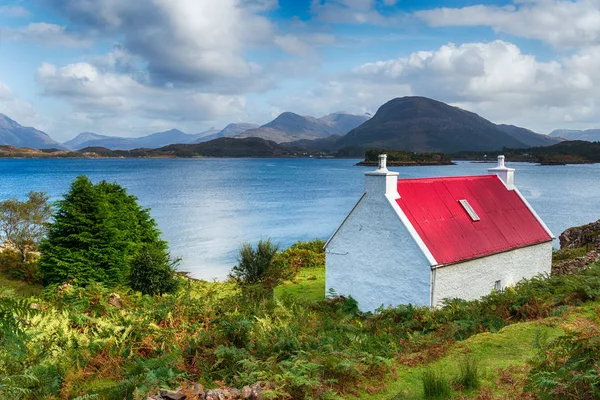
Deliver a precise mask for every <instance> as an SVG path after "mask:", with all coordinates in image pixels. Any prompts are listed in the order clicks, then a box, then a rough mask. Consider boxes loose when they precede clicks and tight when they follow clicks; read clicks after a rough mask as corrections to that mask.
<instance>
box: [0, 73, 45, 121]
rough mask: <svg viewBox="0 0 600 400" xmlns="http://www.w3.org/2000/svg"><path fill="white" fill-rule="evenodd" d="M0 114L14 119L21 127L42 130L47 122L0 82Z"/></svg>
mask: <svg viewBox="0 0 600 400" xmlns="http://www.w3.org/2000/svg"><path fill="white" fill-rule="evenodd" d="M0 113H2V114H4V115H7V116H8V117H9V118H12V119H14V120H15V121H17V122H19V123H20V124H21V125H25V126H34V127H36V128H38V129H44V128H45V127H46V126H47V122H48V121H47V120H45V119H44V118H42V117H41V116H40V115H39V114H38V112H37V110H36V109H35V107H34V106H33V105H32V104H31V103H30V102H28V101H25V100H23V99H21V98H19V97H18V96H17V95H16V93H15V92H14V91H13V90H12V89H11V88H10V87H9V86H8V85H7V84H6V83H4V82H2V81H1V80H0Z"/></svg>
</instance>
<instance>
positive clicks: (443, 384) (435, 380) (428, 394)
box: [421, 368, 451, 399]
mask: <svg viewBox="0 0 600 400" xmlns="http://www.w3.org/2000/svg"><path fill="white" fill-rule="evenodd" d="M421 382H422V383H423V396H424V397H425V398H426V399H447V398H449V397H450V394H451V390H450V384H449V383H448V379H446V378H445V377H444V376H443V375H442V374H440V373H437V372H436V371H434V370H433V369H430V368H428V369H426V370H425V372H423V375H422V376H421Z"/></svg>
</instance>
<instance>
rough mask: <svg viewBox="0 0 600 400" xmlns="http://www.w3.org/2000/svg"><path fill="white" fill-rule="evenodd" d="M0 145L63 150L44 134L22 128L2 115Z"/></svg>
mask: <svg viewBox="0 0 600 400" xmlns="http://www.w3.org/2000/svg"><path fill="white" fill-rule="evenodd" d="M0 144H4V145H11V146H16V147H31V148H34V149H50V148H57V149H65V146H63V145H61V144H60V143H58V142H56V141H55V140H53V139H52V138H51V137H50V136H48V135H47V134H46V133H45V132H42V131H40V130H38V129H35V128H30V127H26V126H22V125H21V124H19V123H18V122H17V121H15V120H13V119H11V118H9V117H8V116H6V115H4V114H0Z"/></svg>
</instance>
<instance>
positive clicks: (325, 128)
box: [0, 96, 588, 155]
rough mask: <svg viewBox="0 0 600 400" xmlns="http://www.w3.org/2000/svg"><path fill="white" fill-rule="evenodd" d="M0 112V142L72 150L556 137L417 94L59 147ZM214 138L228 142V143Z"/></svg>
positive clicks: (406, 145) (447, 145) (460, 143)
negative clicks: (370, 108)
mask: <svg viewBox="0 0 600 400" xmlns="http://www.w3.org/2000/svg"><path fill="white" fill-rule="evenodd" d="M0 116H1V118H0V145H1V144H7V145H13V146H18V147H33V148H53V147H54V148H59V149H65V148H69V149H75V150H79V149H83V148H89V147H93V148H100V147H103V148H106V149H109V150H132V149H155V148H162V147H164V146H168V145H171V144H178V145H192V144H198V143H203V142H212V141H214V140H215V139H222V138H236V139H239V138H250V137H257V138H261V139H265V140H267V141H273V142H275V143H277V144H283V145H284V146H285V147H287V148H290V147H292V148H295V149H306V150H309V151H326V152H330V153H332V152H336V153H337V154H340V155H341V154H345V155H357V154H358V155H361V154H362V152H363V151H364V150H366V149H369V148H380V149H390V150H406V151H414V152H444V153H453V152H457V151H479V150H482V151H485V150H499V149H502V148H505V147H507V148H529V147H536V146H549V145H552V144H555V143H558V142H560V141H561V140H564V139H561V138H558V137H551V136H547V135H541V134H538V133H535V132H533V131H530V130H528V129H524V128H520V127H517V126H514V125H496V124H494V123H492V122H490V121H488V120H486V119H484V118H482V117H480V116H479V115H477V114H475V113H472V112H470V111H466V110H463V109H461V108H458V107H453V106H450V105H448V104H445V103H442V102H439V101H436V100H433V99H429V98H426V97H417V96H409V97H401V98H396V99H393V100H390V101H389V102H387V103H385V104H384V105H382V106H381V107H380V108H379V110H377V113H376V114H375V115H374V116H373V117H370V116H369V115H353V114H348V113H343V112H337V113H332V114H329V115H326V116H324V117H320V118H315V117H311V116H302V115H298V114H295V113H292V112H284V113H282V114H280V115H279V116H277V117H276V118H275V119H274V120H273V121H271V122H269V123H267V124H265V125H262V126H257V125H254V124H247V123H234V124H229V125H227V126H226V127H225V128H224V129H222V130H217V129H213V128H211V129H209V130H207V131H204V132H201V133H197V134H187V133H185V132H182V131H180V130H177V129H171V130H169V131H165V132H158V133H153V134H151V135H147V136H143V137H138V138H126V137H116V136H105V135H99V134H96V133H92V132H84V133H81V134H79V135H78V136H77V137H75V138H74V139H71V140H69V141H67V142H65V143H64V146H63V145H61V144H60V143H57V142H55V141H54V140H52V139H51V138H50V137H49V136H48V135H46V134H45V133H44V132H41V131H38V130H36V129H34V128H26V127H22V126H21V125H19V124H18V123H16V122H15V121H13V120H11V119H10V118H8V117H6V116H4V115H2V114H0ZM555 132H557V131H555ZM560 132H565V131H560ZM569 132H572V131H569ZM586 132H588V131H586ZM557 136H558V135H557ZM561 136H562V137H564V135H561ZM217 143H218V145H219V146H222V145H229V146H230V145H232V143H234V142H231V141H218V142H217Z"/></svg>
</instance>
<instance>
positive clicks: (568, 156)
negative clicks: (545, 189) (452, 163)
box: [448, 140, 600, 164]
mask: <svg viewBox="0 0 600 400" xmlns="http://www.w3.org/2000/svg"><path fill="white" fill-rule="evenodd" d="M500 154H503V155H505V156H506V158H507V159H508V160H510V161H524V162H537V163H541V164H589V163H597V162H600V142H586V141H583V140H572V141H566V142H561V143H558V144H555V145H552V146H547V147H532V148H529V149H509V148H504V149H502V150H497V151H460V152H457V153H453V154H449V155H448V156H449V157H450V158H451V159H453V160H478V161H485V160H495V159H496V157H497V156H498V155H500Z"/></svg>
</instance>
